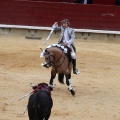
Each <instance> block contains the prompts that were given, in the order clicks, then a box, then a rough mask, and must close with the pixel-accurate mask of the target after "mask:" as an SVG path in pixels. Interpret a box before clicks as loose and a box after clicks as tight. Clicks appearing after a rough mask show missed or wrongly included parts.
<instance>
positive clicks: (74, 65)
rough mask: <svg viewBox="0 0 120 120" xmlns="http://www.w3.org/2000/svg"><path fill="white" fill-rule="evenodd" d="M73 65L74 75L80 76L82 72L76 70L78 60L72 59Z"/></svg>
mask: <svg viewBox="0 0 120 120" xmlns="http://www.w3.org/2000/svg"><path fill="white" fill-rule="evenodd" d="M72 64H73V73H74V74H79V73H80V71H79V70H78V69H76V59H72Z"/></svg>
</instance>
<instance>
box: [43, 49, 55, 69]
mask: <svg viewBox="0 0 120 120" xmlns="http://www.w3.org/2000/svg"><path fill="white" fill-rule="evenodd" d="M44 58H45V62H46V67H48V68H49V67H51V66H52V65H53V64H54V56H53V53H52V52H50V51H49V49H46V50H45V51H44Z"/></svg>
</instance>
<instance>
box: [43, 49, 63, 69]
mask: <svg viewBox="0 0 120 120" xmlns="http://www.w3.org/2000/svg"><path fill="white" fill-rule="evenodd" d="M63 53H64V52H63V50H62V54H61V55H60V57H59V58H58V60H57V61H56V62H55V63H54V62H53V61H52V60H51V57H50V56H52V57H53V58H54V59H55V56H54V55H51V54H50V52H49V51H48V50H47V49H46V50H45V54H46V55H49V57H48V58H47V59H49V61H50V62H48V63H46V66H49V67H51V66H54V67H55V69H57V68H59V67H60V66H61V65H62V64H63V63H64V61H65V55H64V59H63V61H62V63H61V64H60V65H58V66H56V65H55V64H56V63H57V62H59V60H60V59H61V58H62V56H63Z"/></svg>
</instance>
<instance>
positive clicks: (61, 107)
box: [0, 35, 120, 120]
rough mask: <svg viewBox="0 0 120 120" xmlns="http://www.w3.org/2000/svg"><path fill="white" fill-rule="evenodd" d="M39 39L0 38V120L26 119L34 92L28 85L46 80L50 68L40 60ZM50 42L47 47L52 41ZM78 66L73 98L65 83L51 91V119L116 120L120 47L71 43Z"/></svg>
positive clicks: (119, 111) (118, 114)
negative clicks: (26, 96)
mask: <svg viewBox="0 0 120 120" xmlns="http://www.w3.org/2000/svg"><path fill="white" fill-rule="evenodd" d="M44 40H45V38H43V39H42V40H28V39H25V38H24V37H16V36H13V37H11V36H7V35H6V36H3V35H1V36H0V120H28V115H27V112H26V113H25V115H22V113H23V111H24V108H25V106H26V105H27V101H28V98H25V99H24V100H22V101H18V99H19V98H21V97H22V96H23V95H25V94H26V93H28V92H30V91H31V90H32V89H31V88H30V86H29V84H30V83H34V84H37V83H39V82H47V83H48V82H49V78H50V69H46V68H43V67H42V66H41V63H42V62H43V61H44V59H40V58H39V53H40V49H39V48H40V47H42V48H45V47H46V46H45V45H43V43H44ZM56 42H57V40H56V39H53V40H50V41H49V42H48V44H47V45H49V44H52V43H56ZM75 43H76V47H77V68H79V69H80V70H81V74H80V75H73V74H72V85H73V87H74V90H75V92H76V96H75V97H73V96H72V95H71V94H70V92H69V91H68V90H67V86H66V85H61V84H59V83H58V81H57V78H56V79H55V84H56V85H57V87H56V88H55V89H54V91H53V92H52V98H53V101H54V106H53V109H52V114H51V117H50V120H120V43H115V42H113V41H109V42H108V41H98V40H96V41H92V40H78V39H76V40H75Z"/></svg>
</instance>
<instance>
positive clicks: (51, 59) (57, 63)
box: [43, 46, 75, 95]
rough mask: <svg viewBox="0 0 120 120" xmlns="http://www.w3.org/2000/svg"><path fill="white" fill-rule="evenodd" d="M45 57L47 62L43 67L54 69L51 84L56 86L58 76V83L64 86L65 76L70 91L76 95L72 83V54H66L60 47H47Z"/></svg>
mask: <svg viewBox="0 0 120 120" xmlns="http://www.w3.org/2000/svg"><path fill="white" fill-rule="evenodd" d="M43 56H44V58H45V62H46V63H45V64H44V65H43V66H44V67H47V68H49V67H52V69H51V78H50V82H49V84H50V85H54V83H53V82H54V78H55V77H56V74H58V81H59V82H60V83H62V84H64V82H63V79H64V75H65V77H66V84H67V86H68V90H69V91H70V92H71V94H72V95H75V92H74V90H73V88H72V85H71V81H70V79H71V71H72V61H71V59H70V58H71V57H70V54H68V53H65V52H64V50H63V49H61V48H60V47H58V46H51V47H47V48H46V49H45V50H44V52H43Z"/></svg>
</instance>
